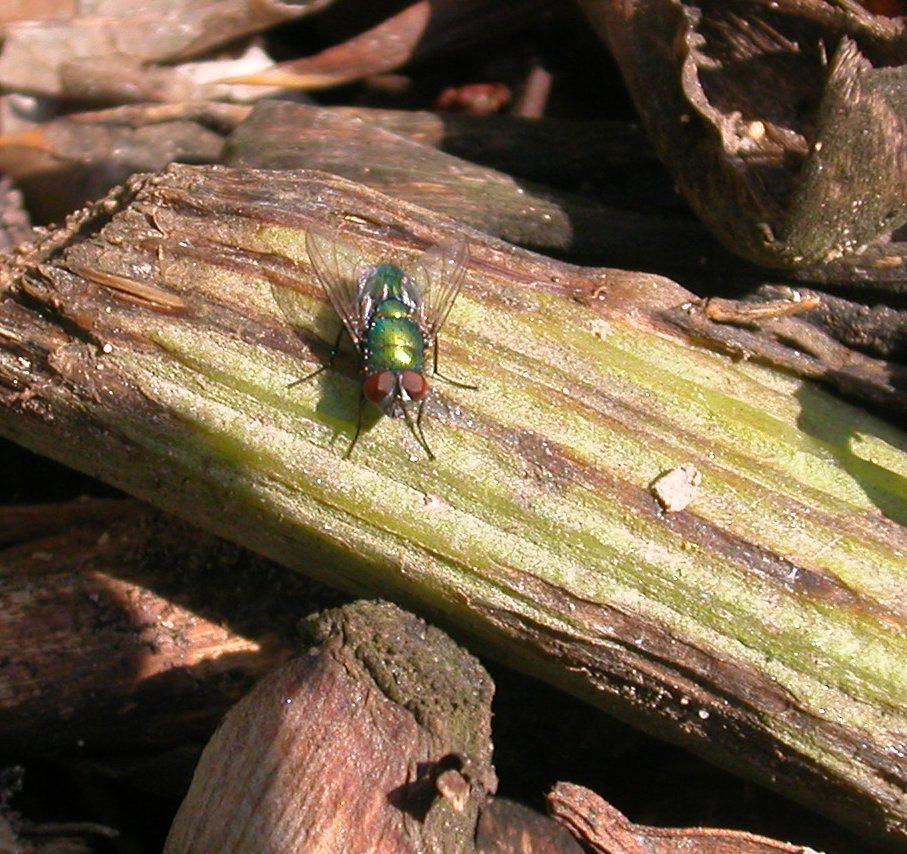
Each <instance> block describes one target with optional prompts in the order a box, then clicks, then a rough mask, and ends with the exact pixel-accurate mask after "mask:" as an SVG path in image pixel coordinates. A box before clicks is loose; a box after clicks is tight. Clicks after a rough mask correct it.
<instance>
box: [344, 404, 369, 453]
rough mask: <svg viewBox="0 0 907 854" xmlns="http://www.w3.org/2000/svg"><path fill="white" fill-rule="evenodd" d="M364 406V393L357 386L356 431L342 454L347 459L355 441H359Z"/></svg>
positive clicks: (354, 445)
mask: <svg viewBox="0 0 907 854" xmlns="http://www.w3.org/2000/svg"><path fill="white" fill-rule="evenodd" d="M364 406H365V395H364V394H363V393H362V387H361V386H360V388H359V406H358V408H357V412H356V432H355V433H354V434H353V441H352V442H350V446H349V447H348V448H347V449H346V453H345V454H344V455H343V459H345V460H348V459H349V458H350V454H352V453H353V448H355V447H356V442H358V441H359V434H360V433H361V432H362V408H363V407H364Z"/></svg>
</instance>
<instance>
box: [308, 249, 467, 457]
mask: <svg viewBox="0 0 907 854" xmlns="http://www.w3.org/2000/svg"><path fill="white" fill-rule="evenodd" d="M306 250H307V251H308V255H309V260H310V262H311V264H312V269H313V270H314V271H315V275H316V277H317V278H318V281H319V282H320V283H321V286H322V287H323V288H324V291H325V293H326V294H327V296H328V299H329V300H330V303H331V305H332V306H333V308H334V311H336V312H337V314H338V316H339V317H340V319H341V321H342V322H343V327H342V329H341V330H340V333H339V334H338V336H337V340H336V341H335V342H334V347H333V349H332V350H331V355H330V357H329V358H328V361H327V362H326V363H325V364H324V365H322V366H321V367H320V368H318V370H316V371H314V372H313V373H311V374H309V375H308V376H306V377H303V378H302V379H300V380H296V382H295V383H292V385H297V384H298V383H301V382H305V381H306V380H309V379H311V378H312V377H314V376H316V375H317V374H319V373H321V372H322V371H323V370H325V369H327V368H330V367H331V366H332V365H333V363H334V359H335V358H336V356H337V352H338V350H339V346H340V339H341V337H342V335H343V330H344V329H345V330H346V332H347V334H348V335H349V336H350V339H351V340H352V342H353V346H354V347H355V348H356V352H357V353H358V355H359V366H360V372H361V376H362V387H361V389H360V392H359V410H358V416H357V420H356V433H355V435H354V436H353V440H352V442H350V446H349V447H348V448H347V450H346V453H345V454H344V455H343V456H344V458H346V457H349V455H350V454H351V453H352V451H353V448H354V447H355V446H356V442H357V441H358V440H359V434H360V433H361V431H362V410H363V406H364V404H365V401H368V402H370V403H373V404H374V405H375V406H377V407H378V408H379V409H380V410H381V411H382V412H383V413H384V414H385V415H389V416H391V417H399V416H401V415H402V416H403V418H404V419H405V421H406V424H407V426H408V427H409V429H410V432H411V433H412V434H413V436H414V437H415V439H416V441H417V442H418V443H419V444H420V445H421V446H422V448H423V449H424V451H425V453H426V454H427V455H428V458H429V459H430V460H433V459H435V455H434V454H433V453H432V450H431V448H430V447H429V445H428V442H427V441H426V439H425V433H424V432H423V430H422V414H423V412H424V409H425V401H426V399H427V396H428V390H429V385H428V380H427V379H426V377H425V373H426V357H425V354H426V352H427V351H429V350H431V351H432V352H433V361H432V374H433V375H437V376H439V377H441V378H442V379H445V380H447V381H448V382H450V383H452V384H453V385H457V386H460V387H461V388H471V389H474V388H476V386H472V385H466V384H465V383H458V382H455V381H453V380H449V379H448V378H447V377H444V376H443V375H441V374H439V373H438V332H439V330H440V329H441V327H442V326H443V325H444V321H445V320H447V315H448V314H449V312H450V309H451V306H452V305H453V303H454V300H455V299H456V297H457V294H458V293H459V291H460V285H461V284H462V283H463V276H464V274H465V271H466V264H467V262H468V260H469V251H468V250H467V247H466V242H465V241H464V240H462V239H460V240H457V241H453V242H449V243H444V244H442V245H440V246H436V247H434V248H433V249H430V250H429V251H428V252H425V253H424V254H423V255H422V256H421V257H420V258H419V259H417V260H416V261H415V262H414V263H412V264H411V265H410V264H407V265H406V269H405V270H404V267H403V266H400V265H398V264H396V263H387V262H386V263H381V264H371V263H368V262H366V261H364V260H363V258H362V257H361V256H360V255H359V253H358V252H357V251H356V250H355V249H354V248H353V247H352V246H350V245H348V244H346V243H344V242H343V241H341V240H338V239H336V238H335V237H334V236H333V235H332V236H327V235H324V234H320V233H318V232H314V231H308V232H306ZM412 410H415V417H414V416H413V412H412Z"/></svg>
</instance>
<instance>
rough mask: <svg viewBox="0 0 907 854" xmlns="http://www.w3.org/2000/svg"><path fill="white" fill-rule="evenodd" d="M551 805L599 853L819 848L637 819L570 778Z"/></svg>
mask: <svg viewBox="0 0 907 854" xmlns="http://www.w3.org/2000/svg"><path fill="white" fill-rule="evenodd" d="M548 806H549V809H550V810H551V812H552V814H553V815H554V816H555V817H557V818H559V819H560V820H561V821H562V822H563V823H564V824H565V825H566V826H567V827H569V828H570V829H571V830H572V831H573V833H574V834H575V835H576V837H577V838H578V839H580V840H581V841H582V842H583V844H584V845H585V846H587V847H588V848H589V849H591V850H592V851H599V852H601V854H685V852H688V851H696V852H697V854H815V852H813V851H812V849H810V848H805V847H804V846H802V845H791V844H790V843H789V842H781V841H779V840H775V839H768V838H767V837H765V836H757V835H756V834H754V833H745V832H743V831H740V830H720V829H718V828H711V827H691V828H673V827H647V826H646V825H642V824H633V822H631V821H628V820H627V818H626V816H624V815H623V814H622V813H621V812H620V811H619V810H617V809H615V808H614V807H613V806H611V804H609V803H608V802H607V801H606V800H604V798H600V797H599V796H598V795H596V794H595V792H590V791H589V790H588V789H584V788H583V787H582V786H575V785H572V784H570V783H558V784H557V786H555V787H554V789H553V790H552V791H551V793H550V794H549V795H548Z"/></svg>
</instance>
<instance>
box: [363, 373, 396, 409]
mask: <svg viewBox="0 0 907 854" xmlns="http://www.w3.org/2000/svg"><path fill="white" fill-rule="evenodd" d="M362 393H363V394H364V395H365V396H366V397H367V398H368V399H369V400H370V401H371V402H372V403H374V404H375V405H376V406H381V405H382V404H383V403H385V402H386V401H387V399H388V398H389V397H390V396H391V395H392V394H393V393H394V372H393V371H379V372H378V373H377V374H371V375H369V376H367V377H366V378H365V382H363V383H362Z"/></svg>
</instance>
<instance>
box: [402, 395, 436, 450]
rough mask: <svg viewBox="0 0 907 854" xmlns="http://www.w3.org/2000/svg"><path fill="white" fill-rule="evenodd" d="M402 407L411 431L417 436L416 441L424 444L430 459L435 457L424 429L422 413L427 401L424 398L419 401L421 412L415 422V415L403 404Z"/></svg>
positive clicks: (423, 446)
mask: <svg viewBox="0 0 907 854" xmlns="http://www.w3.org/2000/svg"><path fill="white" fill-rule="evenodd" d="M401 408H402V409H403V417H404V418H405V419H406V426H407V427H409V432H410V433H412V434H413V436H415V438H416V441H417V442H418V443H419V444H420V445H421V446H422V448H423V449H424V450H425V453H426V454H428V458H429V459H430V460H433V459H435V455H434V454H433V453H432V451H431V448H429V447H428V441H427V440H426V439H425V433H424V432H423V431H422V413H423V411H424V410H425V401H424V400H422V401H420V402H419V414H418V415H417V416H416V420H415V422H413V417H412V415H410V414H409V410H408V409H407V408H406V407H405V406H402V407H401Z"/></svg>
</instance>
